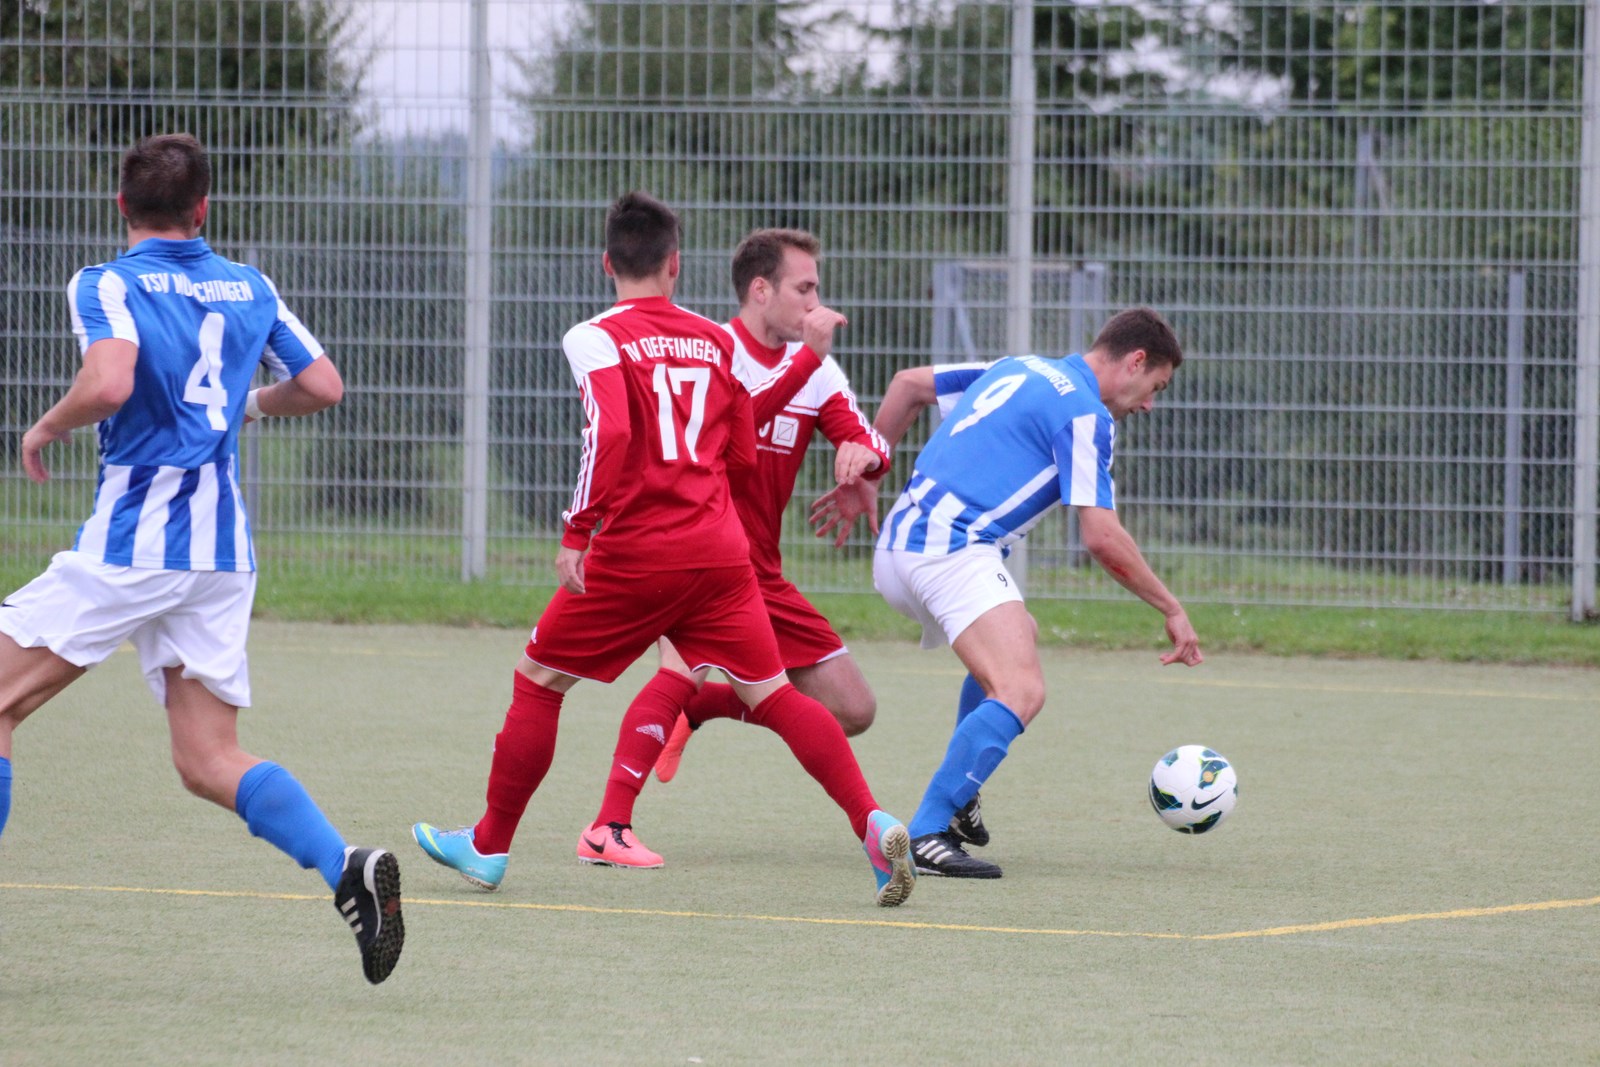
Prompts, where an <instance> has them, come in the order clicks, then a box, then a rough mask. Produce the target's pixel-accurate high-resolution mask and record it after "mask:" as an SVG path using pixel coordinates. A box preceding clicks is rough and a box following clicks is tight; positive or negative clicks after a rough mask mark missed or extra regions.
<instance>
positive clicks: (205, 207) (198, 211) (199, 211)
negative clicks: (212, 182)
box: [194, 196, 211, 233]
mask: <svg viewBox="0 0 1600 1067" xmlns="http://www.w3.org/2000/svg"><path fill="white" fill-rule="evenodd" d="M210 210H211V198H210V197H209V196H202V197H201V198H200V202H199V203H198V204H196V205H195V206H194V228H195V232H196V233H198V232H199V231H200V227H202V226H204V225H205V224H206V212H208V211H210Z"/></svg>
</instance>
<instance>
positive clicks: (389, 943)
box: [333, 848, 406, 985]
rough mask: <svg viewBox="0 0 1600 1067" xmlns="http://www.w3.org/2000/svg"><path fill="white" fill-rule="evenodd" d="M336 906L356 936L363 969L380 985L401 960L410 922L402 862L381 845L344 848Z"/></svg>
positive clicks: (334, 896) (374, 982)
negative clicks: (404, 907)
mask: <svg viewBox="0 0 1600 1067" xmlns="http://www.w3.org/2000/svg"><path fill="white" fill-rule="evenodd" d="M333 906H334V907H336V908H338V909H339V914H340V916H341V917H343V919H344V921H345V922H347V923H349V924H350V929H351V930H352V931H353V932H354V933H355V935H356V944H357V945H359V946H360V947H361V970H362V971H363V972H364V973H365V974H366V976H367V981H369V982H371V983H372V984H373V985H377V984H378V983H379V982H381V981H383V980H384V979H385V978H387V977H389V972H391V971H393V970H394V965H395V964H396V963H398V962H399V961H400V949H401V948H402V947H404V945H405V942H406V924H405V920H404V919H403V918H401V915H400V863H399V861H398V860H396V859H395V858H394V855H393V854H392V853H389V852H385V851H384V850H383V849H381V848H347V849H345V850H344V873H343V874H342V875H340V876H339V887H338V888H337V889H335V890H334V891H333Z"/></svg>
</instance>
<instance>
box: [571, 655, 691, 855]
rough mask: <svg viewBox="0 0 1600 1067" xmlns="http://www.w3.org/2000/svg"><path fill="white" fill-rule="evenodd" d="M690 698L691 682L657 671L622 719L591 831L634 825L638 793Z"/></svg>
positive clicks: (674, 672)
mask: <svg viewBox="0 0 1600 1067" xmlns="http://www.w3.org/2000/svg"><path fill="white" fill-rule="evenodd" d="M692 696H694V682H692V681H690V680H689V679H688V678H685V677H684V676H683V675H681V674H679V673H678V672H676V671H668V670H660V671H657V672H656V674H655V677H654V678H651V679H650V681H649V682H648V683H646V685H645V687H644V688H643V689H641V690H639V695H638V696H636V697H634V698H633V703H632V704H629V705H628V710H627V711H626V712H624V713H623V715H622V726H621V727H620V728H619V729H618V730H617V748H616V751H615V752H614V753H613V754H612V756H611V776H610V777H609V778H607V779H606V795H605V798H604V799H603V800H601V801H600V814H599V815H596V816H595V818H594V822H593V823H591V824H590V826H591V827H594V826H602V825H604V824H605V823H608V822H617V823H622V824H623V825H625V826H626V825H630V824H631V823H632V822H633V803H634V801H636V800H638V799H639V790H641V789H643V788H644V780H645V779H646V778H648V777H650V769H651V768H652V767H654V766H655V765H656V757H657V756H659V755H661V749H662V748H663V747H665V745H666V743H667V735H668V734H670V733H671V732H672V727H673V724H674V723H675V722H677V719H678V712H679V710H680V709H681V708H682V707H683V705H684V704H685V703H686V702H687V701H688V700H689V698H690V697H692Z"/></svg>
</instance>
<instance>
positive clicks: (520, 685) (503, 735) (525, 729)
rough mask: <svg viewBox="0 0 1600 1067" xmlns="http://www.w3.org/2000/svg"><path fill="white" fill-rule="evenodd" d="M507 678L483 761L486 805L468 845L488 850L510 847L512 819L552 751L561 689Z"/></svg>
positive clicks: (518, 815) (540, 778) (519, 818)
mask: <svg viewBox="0 0 1600 1067" xmlns="http://www.w3.org/2000/svg"><path fill="white" fill-rule="evenodd" d="M515 673H516V677H515V678H514V679H513V681H512V693H511V707H510V708H508V709H507V710H506V724H505V726H503V727H502V728H501V730H500V732H499V733H498V734H496V735H495V739H494V759H493V760H491V761H490V763H489V788H488V802H489V807H488V810H487V811H485V812H484V814H483V818H482V819H481V820H479V822H478V825H477V826H476V827H475V828H474V830H473V835H472V844H473V847H474V848H476V849H477V850H478V851H479V852H481V853H483V854H484V855H489V854H491V853H496V852H510V851H511V838H512V837H513V836H515V835H516V832H517V823H519V822H521V821H522V813H523V812H524V811H527V810H528V799H529V798H530V797H532V796H533V791H534V790H535V789H538V788H539V783H540V782H542V781H544V776H545V773H546V772H547V771H549V770H550V760H551V758H552V757H554V756H555V754H556V727H557V725H558V724H559V723H560V721H561V700H562V698H563V697H564V696H565V694H564V693H558V692H556V691H555V690H554V689H546V688H545V687H544V686H542V685H539V684H537V683H536V682H534V681H533V680H532V679H530V678H529V677H528V676H527V675H525V674H523V673H522V672H521V671H517V672H515Z"/></svg>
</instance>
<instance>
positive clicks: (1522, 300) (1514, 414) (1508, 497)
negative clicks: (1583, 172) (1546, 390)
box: [1500, 270, 1528, 585]
mask: <svg viewBox="0 0 1600 1067" xmlns="http://www.w3.org/2000/svg"><path fill="white" fill-rule="evenodd" d="M1527 308H1528V299H1527V276H1526V275H1525V274H1523V273H1522V271H1520V270H1514V271H1512V272H1511V273H1510V274H1509V275H1507V276H1506V458H1505V468H1504V475H1505V507H1504V515H1503V517H1502V523H1503V526H1502V529H1501V545H1500V547H1501V553H1502V557H1503V558H1502V562H1501V581H1502V582H1503V583H1504V584H1506V585H1516V584H1517V583H1518V582H1519V581H1521V580H1522V407H1523V400H1522V383H1523V369H1524V368H1523V328H1524V326H1525V325H1526V322H1527Z"/></svg>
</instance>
